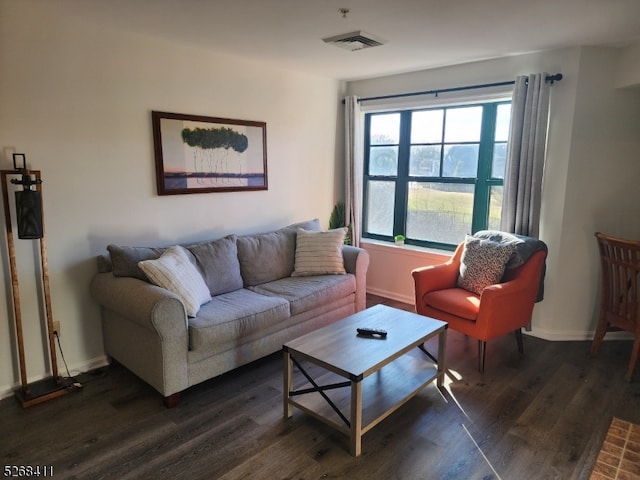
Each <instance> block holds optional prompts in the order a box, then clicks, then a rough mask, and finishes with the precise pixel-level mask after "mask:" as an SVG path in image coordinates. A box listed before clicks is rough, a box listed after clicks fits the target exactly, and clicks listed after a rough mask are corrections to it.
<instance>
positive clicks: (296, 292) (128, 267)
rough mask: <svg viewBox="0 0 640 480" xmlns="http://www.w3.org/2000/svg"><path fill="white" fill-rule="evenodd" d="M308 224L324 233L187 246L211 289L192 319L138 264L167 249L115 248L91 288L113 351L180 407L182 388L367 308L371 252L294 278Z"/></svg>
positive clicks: (292, 231) (353, 251)
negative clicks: (336, 269)
mask: <svg viewBox="0 0 640 480" xmlns="http://www.w3.org/2000/svg"><path fill="white" fill-rule="evenodd" d="M299 228H303V229H304V230H305V231H319V230H320V226H319V222H318V220H312V221H309V222H303V223H298V224H294V225H290V226H288V227H285V228H282V229H280V230H277V231H273V232H268V233H262V234H255V235H244V236H236V235H229V236H226V237H224V238H220V239H217V240H212V241H205V242H200V243H197V244H194V245H187V246H185V250H186V251H187V252H189V254H188V256H189V260H190V261H191V263H192V264H193V265H195V266H196V267H197V269H198V271H199V272H200V273H201V275H202V279H203V280H204V281H205V283H206V285H207V287H208V289H209V290H210V292H211V300H210V301H208V302H206V303H204V304H203V305H201V307H200V308H199V310H198V311H197V313H196V314H195V316H193V317H188V316H187V313H186V310H185V306H184V304H183V302H182V300H181V297H179V296H178V295H176V294H175V293H173V292H171V291H169V290H166V289H164V288H162V287H158V286H156V285H154V284H152V283H150V281H149V280H148V278H147V276H146V275H145V273H144V272H143V271H142V270H141V269H140V268H139V264H138V262H140V261H144V260H149V259H157V258H159V257H160V256H161V255H162V253H163V252H164V251H165V249H164V248H152V247H148V248H147V247H122V246H116V245H109V246H108V247H107V249H108V251H109V254H105V255H101V256H99V257H98V273H97V274H96V275H95V277H94V278H93V279H92V281H91V287H90V289H91V294H92V296H93V298H94V299H95V300H96V301H97V302H98V303H99V304H100V306H101V312H102V324H103V334H104V344H105V351H106V353H107V355H108V356H109V357H110V358H112V359H114V360H115V361H117V362H118V363H120V364H122V365H124V366H125V367H126V368H127V369H129V370H130V371H132V372H133V373H135V374H136V375H137V376H138V377H140V378H141V379H143V380H144V381H145V382H147V383H148V384H150V385H151V386H153V387H154V388H155V389H156V390H158V392H160V393H161V394H162V395H163V396H164V398H165V404H166V405H167V406H168V407H171V406H174V405H176V404H177V402H178V399H179V393H180V392H181V391H182V390H185V389H187V388H189V387H190V386H192V385H195V384H198V383H200V382H203V381H205V380H208V379H210V378H213V377H216V376H218V375H220V374H222V373H225V372H228V371H230V370H232V369H234V368H236V367H239V366H241V365H245V364H247V363H249V362H252V361H254V360H257V359H259V358H261V357H264V356H267V355H270V354H272V353H274V352H277V351H279V350H280V349H281V348H282V345H283V343H285V342H287V341H289V340H291V339H293V338H296V337H298V336H300V335H303V334H305V333H308V332H310V331H313V330H315V329H317V328H320V327H322V326H324V325H327V324H329V323H332V322H335V321H337V320H339V319H341V318H344V317H346V316H348V315H351V314H353V313H355V312H357V311H360V310H362V309H364V308H365V288H366V273H367V268H368V265H369V257H368V255H367V252H366V251H365V250H362V249H360V248H356V247H351V246H347V245H344V246H342V245H341V246H340V247H338V255H339V252H340V249H341V251H342V259H343V261H344V271H345V273H344V274H329V275H310V276H309V275H307V276H294V275H295V274H294V271H295V263H296V238H297V236H298V231H299V230H298V229H299ZM341 267H342V266H341ZM292 274H293V275H292Z"/></svg>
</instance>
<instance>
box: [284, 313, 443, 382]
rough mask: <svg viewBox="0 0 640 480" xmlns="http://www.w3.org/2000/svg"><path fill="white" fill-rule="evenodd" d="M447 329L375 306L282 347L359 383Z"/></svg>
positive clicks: (428, 320) (432, 320) (440, 322)
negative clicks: (382, 334) (376, 333)
mask: <svg viewBox="0 0 640 480" xmlns="http://www.w3.org/2000/svg"><path fill="white" fill-rule="evenodd" d="M359 327H367V328H375V329H380V330H386V331H387V336H386V338H377V337H366V336H361V335H358V334H357V332H356V328H359ZM446 328H447V323H446V322H442V321H440V320H435V319H433V318H429V317H425V316H423V315H418V314H416V313H412V312H407V311H405V310H399V309H396V308H392V307H388V306H386V305H376V306H374V307H371V308H368V309H366V310H362V311H360V312H358V313H356V314H354V315H350V316H349V317H346V318H344V319H342V320H339V321H337V322H335V323H332V324H331V325H327V326H326V327H322V328H320V329H319V330H315V331H313V332H311V333H308V334H306V335H303V336H302V337H299V338H296V339H294V340H292V341H290V342H287V343H285V344H284V346H283V348H284V350H285V351H289V352H290V353H295V354H296V356H300V357H303V358H304V357H307V358H309V359H312V360H313V361H314V363H317V364H320V365H322V366H323V367H324V368H326V369H327V370H330V371H333V372H335V373H338V374H340V375H342V376H343V377H347V378H350V379H351V380H354V381H360V380H362V379H363V378H364V377H367V376H368V375H370V374H371V373H373V372H375V371H377V370H380V369H381V368H382V367H383V366H384V365H386V364H387V363H389V362H391V361H393V360H394V359H396V358H398V357H399V356H401V355H403V354H405V353H406V352H408V351H409V350H411V349H412V348H414V347H416V346H418V345H420V344H422V343H423V342H424V341H425V340H427V339H428V338H430V337H432V336H434V335H436V334H437V333H439V332H441V331H442V330H443V329H446Z"/></svg>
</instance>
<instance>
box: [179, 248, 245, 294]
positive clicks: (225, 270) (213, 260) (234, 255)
mask: <svg viewBox="0 0 640 480" xmlns="http://www.w3.org/2000/svg"><path fill="white" fill-rule="evenodd" d="M236 238H237V237H236V236H235V235H229V236H226V237H224V238H220V239H218V240H213V241H209V242H200V243H196V244H194V245H189V246H188V247H187V249H188V250H189V251H190V252H191V253H192V254H193V256H194V257H195V260H196V265H197V266H198V268H199V269H200V273H202V278H204V281H205V283H206V284H207V287H209V291H210V292H211V295H214V296H215V295H220V294H222V293H227V292H232V291H234V290H238V289H239V288H242V286H243V283H242V276H241V275H240V262H239V261H238V248H237V245H236Z"/></svg>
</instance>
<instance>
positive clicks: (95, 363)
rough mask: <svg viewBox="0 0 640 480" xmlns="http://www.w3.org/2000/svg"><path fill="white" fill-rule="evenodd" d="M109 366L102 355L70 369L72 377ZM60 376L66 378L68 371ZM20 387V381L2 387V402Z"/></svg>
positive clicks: (61, 371) (33, 380)
mask: <svg viewBox="0 0 640 480" xmlns="http://www.w3.org/2000/svg"><path fill="white" fill-rule="evenodd" d="M108 364H109V361H108V358H107V356H106V355H101V356H99V357H96V358H93V359H91V360H88V361H86V362H83V363H78V364H74V365H71V368H70V371H71V376H75V375H79V374H80V373H82V372H88V371H90V370H95V369H96V368H100V367H104V366H106V365H108ZM58 375H61V376H63V377H66V376H67V371H66V370H60V369H59V370H58ZM47 376H48V374H42V375H39V376H35V377H29V378H28V379H27V381H28V382H29V383H31V382H37V381H38V380H42V379H44V378H47ZM19 387H20V382H19V381H17V382H15V383H13V384H10V385H0V400H2V399H4V398H8V397H11V396H12V395H13V394H14V392H15V391H16V390H17V389H18V388H19Z"/></svg>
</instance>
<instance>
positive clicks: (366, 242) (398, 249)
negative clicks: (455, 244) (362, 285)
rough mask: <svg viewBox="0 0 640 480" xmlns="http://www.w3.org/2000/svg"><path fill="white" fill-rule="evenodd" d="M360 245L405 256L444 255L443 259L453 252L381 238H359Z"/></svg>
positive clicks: (441, 256)
mask: <svg viewBox="0 0 640 480" xmlns="http://www.w3.org/2000/svg"><path fill="white" fill-rule="evenodd" d="M360 246H361V247H362V248H364V249H366V250H369V249H370V250H377V251H380V252H385V253H397V254H401V255H407V256H416V257H425V256H430V257H436V258H438V259H442V258H443V257H444V261H446V260H447V259H448V258H449V257H451V255H453V252H451V251H449V250H440V249H437V248H427V247H418V246H416V245H407V244H404V245H396V244H395V243H391V242H383V241H381V240H373V239H371V238H362V239H360Z"/></svg>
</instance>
